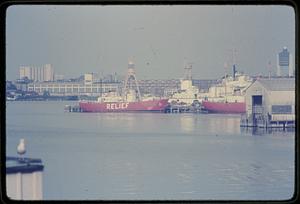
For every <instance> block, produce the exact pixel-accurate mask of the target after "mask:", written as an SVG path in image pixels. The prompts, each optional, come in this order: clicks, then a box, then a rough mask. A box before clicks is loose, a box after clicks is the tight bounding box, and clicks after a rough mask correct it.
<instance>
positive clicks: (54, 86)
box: [22, 74, 216, 97]
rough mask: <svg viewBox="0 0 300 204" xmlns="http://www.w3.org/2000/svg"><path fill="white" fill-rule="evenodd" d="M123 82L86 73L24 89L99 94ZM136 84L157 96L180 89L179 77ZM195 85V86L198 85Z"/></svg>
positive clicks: (205, 84)
mask: <svg viewBox="0 0 300 204" xmlns="http://www.w3.org/2000/svg"><path fill="white" fill-rule="evenodd" d="M194 81H196V84H197V85H199V84H200V85H201V86H203V87H210V86H211V84H214V83H213V82H214V81H216V80H193V83H194ZM124 83H125V82H124V81H117V80H99V79H98V78H95V76H94V77H93V76H91V75H90V74H87V75H84V77H83V78H82V80H68V81H67V80H64V81H56V82H31V83H26V91H35V92H37V93H38V94H40V95H42V94H43V93H44V92H45V91H47V92H49V94H50V95H53V96H74V95H77V96H80V95H92V96H100V95H101V93H108V92H118V93H120V92H121V90H122V87H124ZM138 84H139V88H140V92H141V95H152V96H157V97H168V96H170V95H171V94H173V93H175V92H177V91H178V90H179V89H180V80H179V79H144V80H138ZM197 85H196V87H198V86H197ZM198 88H199V87H198ZM22 89H23V88H22ZM24 91H25V90H24Z"/></svg>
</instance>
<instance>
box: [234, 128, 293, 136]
mask: <svg viewBox="0 0 300 204" xmlns="http://www.w3.org/2000/svg"><path fill="white" fill-rule="evenodd" d="M240 129H241V133H246V134H252V135H266V134H273V135H277V134H279V135H284V134H285V133H295V128H258V127H241V128H240Z"/></svg>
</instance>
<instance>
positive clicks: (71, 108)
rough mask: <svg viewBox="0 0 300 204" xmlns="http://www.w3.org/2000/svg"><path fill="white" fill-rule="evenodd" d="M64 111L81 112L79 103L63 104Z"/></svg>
mask: <svg viewBox="0 0 300 204" xmlns="http://www.w3.org/2000/svg"><path fill="white" fill-rule="evenodd" d="M65 112H83V111H82V109H81V108H80V106H79V105H75V106H71V105H65Z"/></svg>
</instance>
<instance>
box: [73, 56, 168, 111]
mask: <svg viewBox="0 0 300 204" xmlns="http://www.w3.org/2000/svg"><path fill="white" fill-rule="evenodd" d="M79 106H80V108H81V110H82V111H83V112H130V111H156V112H162V111H164V110H165V108H166V107H167V106H168V99H155V98H150V97H149V96H148V97H147V98H146V99H143V98H142V96H141V93H140V90H139V85H138V81H137V79H136V75H135V66H134V63H133V62H132V61H130V62H129V63H128V71H127V75H126V78H125V81H124V87H123V90H122V94H121V95H119V94H117V93H116V92H109V93H106V94H103V95H101V96H100V97H99V98H98V101H96V102H93V101H81V102H79Z"/></svg>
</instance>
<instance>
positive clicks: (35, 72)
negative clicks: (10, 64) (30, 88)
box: [19, 64, 54, 82]
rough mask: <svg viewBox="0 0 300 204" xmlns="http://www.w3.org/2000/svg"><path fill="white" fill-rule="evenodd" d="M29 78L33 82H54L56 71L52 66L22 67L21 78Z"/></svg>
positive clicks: (20, 70)
mask: <svg viewBox="0 0 300 204" xmlns="http://www.w3.org/2000/svg"><path fill="white" fill-rule="evenodd" d="M25 77H27V78H28V79H29V80H33V81H40V82H41V81H54V69H53V66H52V65H51V64H45V65H42V66H41V67H38V66H20V69H19V78H20V79H23V78H25Z"/></svg>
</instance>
